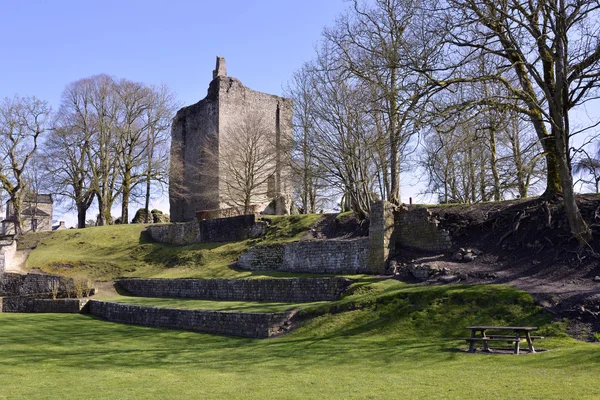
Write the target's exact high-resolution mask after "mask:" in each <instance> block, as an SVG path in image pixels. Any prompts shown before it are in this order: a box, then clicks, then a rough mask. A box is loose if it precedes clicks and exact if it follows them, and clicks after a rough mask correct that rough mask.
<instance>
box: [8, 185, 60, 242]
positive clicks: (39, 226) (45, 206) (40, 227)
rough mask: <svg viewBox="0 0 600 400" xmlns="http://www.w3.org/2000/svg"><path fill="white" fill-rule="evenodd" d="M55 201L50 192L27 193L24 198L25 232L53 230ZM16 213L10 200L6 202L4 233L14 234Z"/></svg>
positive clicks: (23, 217)
mask: <svg viewBox="0 0 600 400" xmlns="http://www.w3.org/2000/svg"><path fill="white" fill-rule="evenodd" d="M53 205H54V201H53V200H52V195H50V194H38V195H27V196H25V198H24V199H23V206H22V211H21V222H22V224H23V225H22V228H23V232H41V231H50V230H52V207H53ZM14 221H15V215H14V209H13V205H12V203H11V202H10V201H8V202H7V203H6V219H4V220H3V221H2V230H1V233H2V234H3V235H14V233H15V225H14Z"/></svg>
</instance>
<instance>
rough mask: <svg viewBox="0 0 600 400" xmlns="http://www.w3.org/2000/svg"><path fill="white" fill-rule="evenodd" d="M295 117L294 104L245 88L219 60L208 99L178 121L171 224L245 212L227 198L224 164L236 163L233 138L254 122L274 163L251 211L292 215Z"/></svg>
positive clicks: (173, 152) (173, 144)
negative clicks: (210, 213)
mask: <svg viewBox="0 0 600 400" xmlns="http://www.w3.org/2000/svg"><path fill="white" fill-rule="evenodd" d="M292 112H293V110H292V100H290V99H286V98H283V97H279V96H275V95H271V94H266V93H261V92H258V91H255V90H252V89H249V88H247V87H245V86H244V85H243V84H242V82H240V81H239V80H238V79H236V78H232V77H229V76H227V72H226V69H225V59H224V58H222V57H217V65H216V69H215V70H214V71H213V79H212V81H211V82H210V85H209V88H208V93H207V95H206V97H205V98H204V99H203V100H200V101H199V102H198V103H196V104H194V105H191V106H188V107H184V108H182V109H181V110H179V111H178V112H177V115H176V116H175V118H174V120H173V126H172V132H171V135H172V140H171V172H170V185H169V201H170V207H171V210H170V213H171V221H172V222H185V221H191V220H193V219H195V218H196V216H197V214H200V215H202V213H206V212H208V211H209V210H217V211H218V210H221V211H223V212H224V213H226V215H232V214H233V215H235V214H240V213H241V212H238V209H239V204H234V203H235V202H232V201H231V198H230V197H229V198H228V195H230V192H229V193H228V190H230V188H229V189H228V187H227V186H228V185H227V184H226V182H225V178H224V175H225V168H224V167H223V161H229V160H228V159H227V158H231V157H230V156H228V155H227V154H228V151H229V150H230V148H231V147H232V146H233V145H235V144H232V143H233V141H232V140H231V139H232V138H235V137H236V135H237V133H236V132H240V129H239V128H237V127H238V126H242V125H243V124H244V123H245V120H246V119H247V118H249V117H251V118H254V119H257V120H260V121H261V124H262V126H264V130H265V132H268V135H269V136H270V139H269V143H270V144H269V150H268V152H266V153H265V156H267V157H269V158H270V161H269V162H270V163H271V164H270V167H269V168H268V169H265V171H267V172H263V174H268V176H264V175H263V178H265V177H266V178H267V179H262V181H263V182H264V185H263V186H264V187H263V188H261V190H260V191H259V192H260V194H259V195H255V194H253V195H252V199H251V207H250V209H251V210H252V211H251V212H263V211H265V208H267V206H268V205H270V207H268V210H267V212H268V213H273V214H285V213H288V212H289V209H290V204H291V202H290V200H289V199H291V191H292V187H291V182H290V177H291V173H290V162H289V157H290V154H289V151H287V150H286V146H287V144H288V143H290V144H291V139H292ZM236 129H237V130H236ZM261 185H262V184H261ZM236 206H237V207H236ZM244 212H246V213H248V210H244ZM223 216H225V214H224V215H223Z"/></svg>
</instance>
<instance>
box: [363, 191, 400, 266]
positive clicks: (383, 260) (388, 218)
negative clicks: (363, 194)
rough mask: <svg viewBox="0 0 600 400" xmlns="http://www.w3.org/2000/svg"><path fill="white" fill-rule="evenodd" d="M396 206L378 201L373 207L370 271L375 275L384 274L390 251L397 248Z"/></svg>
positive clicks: (370, 228)
mask: <svg viewBox="0 0 600 400" xmlns="http://www.w3.org/2000/svg"><path fill="white" fill-rule="evenodd" d="M394 210H395V206H394V205H393V204H392V203H388V202H387V201H377V202H375V203H373V204H372V205H371V222H370V224H369V258H368V264H369V270H370V271H371V273H373V274H383V273H385V269H386V267H387V263H388V257H389V255H390V251H391V250H393V248H394V246H395V242H394V240H392V234H393V233H394Z"/></svg>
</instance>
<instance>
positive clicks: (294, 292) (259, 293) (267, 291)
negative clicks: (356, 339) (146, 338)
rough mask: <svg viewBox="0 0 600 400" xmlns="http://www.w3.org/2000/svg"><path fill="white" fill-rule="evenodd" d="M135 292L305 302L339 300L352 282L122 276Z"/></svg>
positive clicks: (122, 281)
mask: <svg viewBox="0 0 600 400" xmlns="http://www.w3.org/2000/svg"><path fill="white" fill-rule="evenodd" d="M116 283H117V284H118V285H119V286H120V287H121V288H123V289H124V290H126V291H127V292H129V293H130V294H132V295H134V296H141V297H169V298H188V299H205V300H232V301H273V302H283V303H303V302H312V301H335V300H338V299H339V298H340V297H341V296H342V294H343V293H344V292H345V291H346V289H347V288H348V286H350V284H351V283H352V281H351V280H349V279H344V278H290V279H120V280H118V281H116Z"/></svg>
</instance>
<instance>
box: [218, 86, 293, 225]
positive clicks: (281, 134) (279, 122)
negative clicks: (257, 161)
mask: <svg viewBox="0 0 600 400" xmlns="http://www.w3.org/2000/svg"><path fill="white" fill-rule="evenodd" d="M221 79H222V83H221V85H220V89H221V90H220V92H219V154H227V151H228V149H227V148H225V147H224V146H230V145H231V143H235V140H232V139H231V138H230V136H231V135H238V134H239V130H240V127H242V126H244V124H247V123H248V122H251V123H257V124H258V123H260V125H259V126H260V128H261V129H263V130H265V131H266V133H267V135H268V138H269V139H268V140H267V141H266V142H268V145H269V147H270V149H267V150H264V149H263V151H264V152H265V154H269V155H271V154H272V155H274V159H273V160H271V165H269V169H271V170H272V171H273V176H272V177H271V178H270V180H271V183H272V184H273V187H272V188H269V179H265V182H264V183H263V184H262V187H259V188H257V190H256V191H255V192H256V195H255V196H254V198H253V199H252V202H253V203H258V204H261V205H262V208H263V209H264V208H265V207H266V206H267V205H268V203H269V202H270V200H272V199H274V198H277V197H278V196H281V195H286V194H288V195H289V194H291V191H292V185H291V181H290V180H291V176H290V171H289V168H288V167H287V166H288V165H290V161H289V155H290V152H289V151H285V149H286V148H289V147H290V146H291V143H292V137H293V125H292V113H293V102H292V100H291V99H286V98H283V97H279V96H275V95H271V94H267V93H262V92H258V91H256V90H252V89H250V88H247V87H245V86H244V85H243V84H242V82H240V81H239V80H238V79H235V78H231V77H222V78H221ZM249 118H250V120H249ZM264 169H265V170H266V168H264ZM262 178H264V177H262ZM219 185H220V186H219V193H220V194H222V196H221V200H222V201H226V200H227V196H226V195H225V196H223V194H226V193H227V192H228V188H227V186H226V183H225V180H224V179H220V180H219ZM269 189H271V190H269ZM261 211H262V210H261ZM274 211H275V214H281V213H282V212H281V211H282V210H274Z"/></svg>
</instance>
